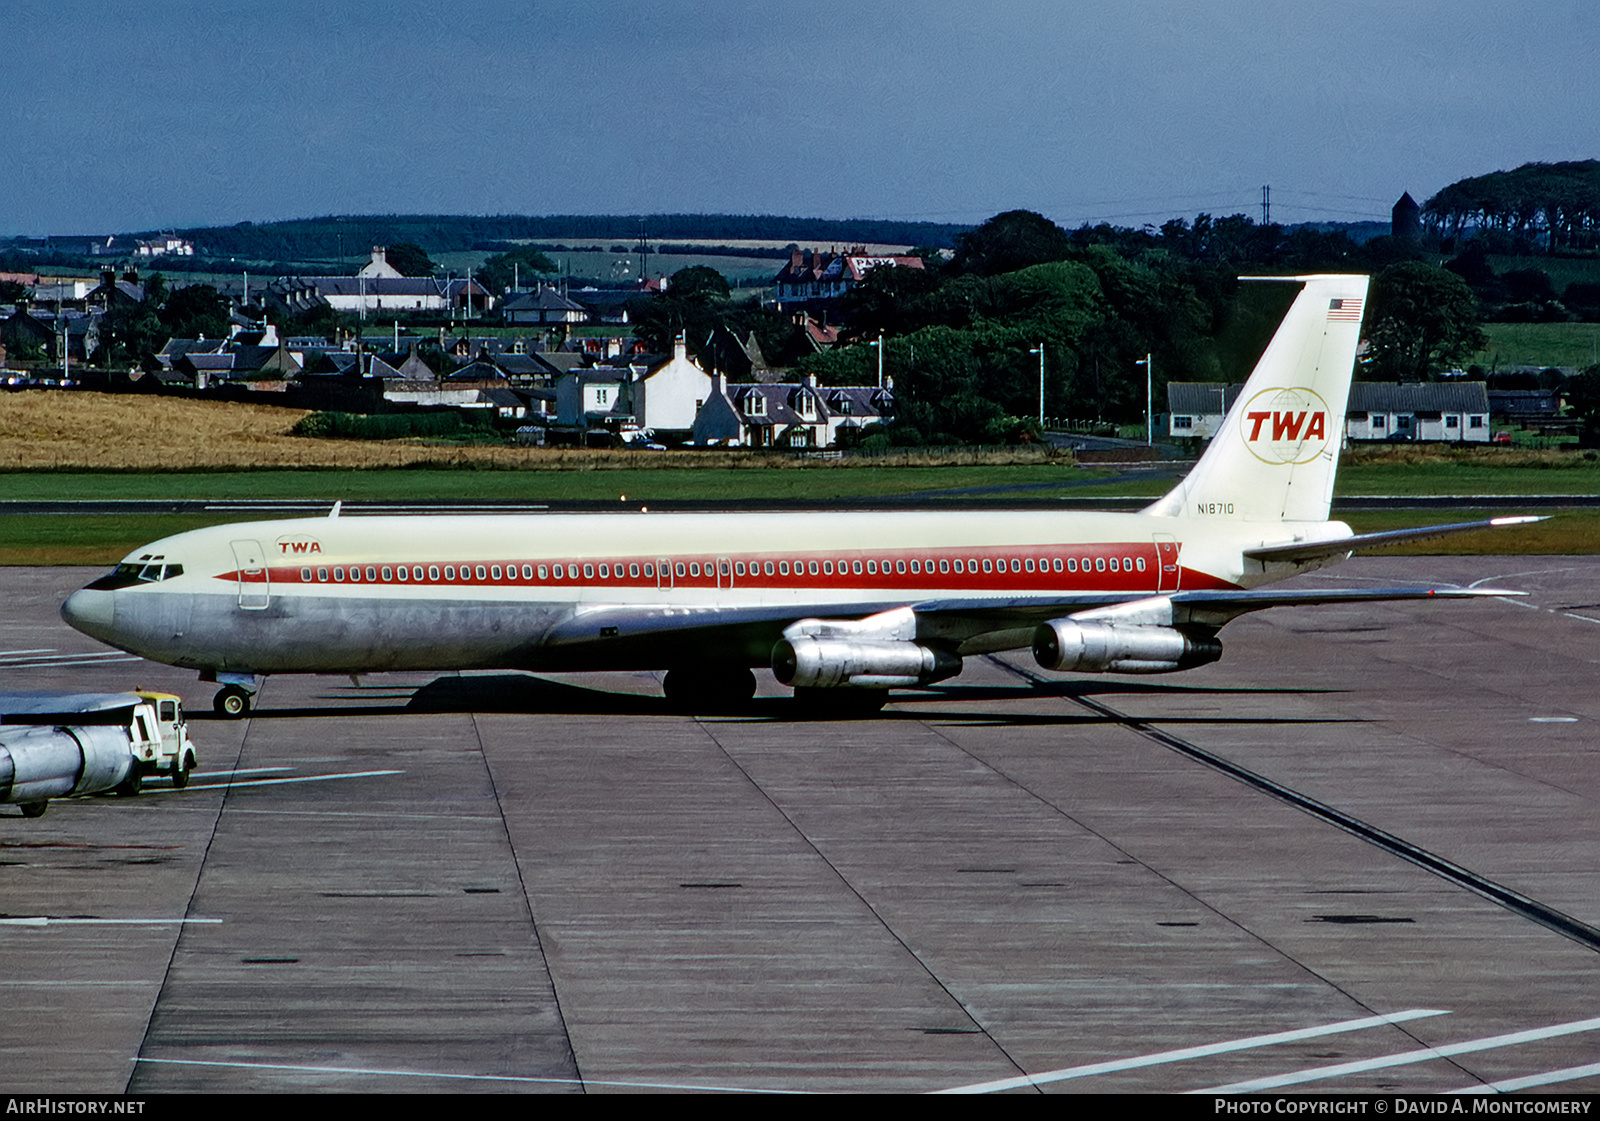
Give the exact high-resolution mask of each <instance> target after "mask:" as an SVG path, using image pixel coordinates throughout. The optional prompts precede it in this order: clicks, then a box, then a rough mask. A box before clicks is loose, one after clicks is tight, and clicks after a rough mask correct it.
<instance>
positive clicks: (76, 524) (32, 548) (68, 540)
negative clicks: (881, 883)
mask: <svg viewBox="0 0 1600 1121" xmlns="http://www.w3.org/2000/svg"><path fill="white" fill-rule="evenodd" d="M1506 512H1507V513H1511V512H1514V511H1506ZM250 516H251V515H247V514H240V513H237V512H234V513H216V514H205V515H187V514H183V515H179V514H161V515H155V516H143V515H141V516H134V515H60V516H57V515H45V516H0V566H3V565H14V564H15V565H35V564H82V565H106V566H108V567H109V566H110V565H112V564H115V563H116V562H117V561H119V560H121V559H122V558H123V557H124V556H126V555H127V554H128V553H130V552H132V551H133V550H134V549H136V548H138V547H139V546H141V545H146V544H148V543H150V542H151V541H155V540H157V539H159V538H162V537H167V536H170V535H172V534H175V533H184V532H187V531H188V530H191V529H199V528H200V527H202V526H208V525H224V524H227V523H229V522H238V521H244V520H248V519H249V518H250ZM1482 516H1483V515H1482V514H1481V513H1479V512H1471V513H1459V514H1454V513H1449V512H1438V511H1429V512H1426V513H1421V512H1418V511H1410V510H1395V511H1387V510H1385V511H1376V512H1366V511H1361V512H1356V513H1351V514H1346V515H1342V517H1343V519H1344V520H1345V521H1346V522H1348V523H1349V525H1350V526H1351V528H1352V529H1354V530H1355V531H1356V532H1357V533H1373V532H1377V531H1380V530H1386V529H1403V528H1407V527H1409V526H1418V525H1438V524H1442V523H1446V522H1459V521H1476V520H1479V519H1481V518H1482ZM1383 551H1384V552H1386V553H1390V554H1393V555H1400V556H1472V555H1507V556H1519V555H1524V554H1528V555H1532V554H1558V555H1579V554H1591V553H1600V511H1595V510H1573V511H1562V512H1559V513H1557V514H1555V515H1554V516H1553V517H1551V518H1550V519H1549V520H1548V521H1544V522H1540V523H1538V524H1536V525H1527V526H1513V527H1509V528H1506V529H1500V530H1485V531H1483V532H1480V533H1465V534H1459V535H1457V536H1454V537H1446V538H1441V539H1440V540H1438V541H1427V542H1421V543H1418V544H1414V545H1404V546H1398V547H1395V548H1392V549H1386V550H1383Z"/></svg>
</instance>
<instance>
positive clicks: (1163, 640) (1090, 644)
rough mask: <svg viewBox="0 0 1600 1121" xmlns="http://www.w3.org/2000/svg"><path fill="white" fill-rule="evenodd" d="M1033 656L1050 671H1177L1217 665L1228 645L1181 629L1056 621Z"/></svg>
mask: <svg viewBox="0 0 1600 1121" xmlns="http://www.w3.org/2000/svg"><path fill="white" fill-rule="evenodd" d="M1033 657H1034V660H1035V661H1037V662H1038V663H1039V664H1040V665H1041V666H1043V667H1044V668H1045V669H1050V670H1077V671H1079V672H1082V673H1172V672H1174V671H1176V670H1183V669H1192V668H1194V667H1195V666H1203V665H1206V664H1207V663H1208V662H1214V661H1216V660H1217V659H1218V658H1220V657H1222V643H1220V642H1218V641H1217V640H1216V638H1214V637H1212V636H1209V635H1196V634H1191V633H1190V632H1188V631H1183V630H1179V629H1178V628H1177V627H1159V626H1141V625H1138V624H1126V623H1100V622H1092V621H1083V622H1080V621H1078V620H1075V619H1052V620H1050V621H1049V622H1048V623H1044V624H1042V625H1041V626H1040V627H1039V629H1038V630H1036V631H1034V632H1033Z"/></svg>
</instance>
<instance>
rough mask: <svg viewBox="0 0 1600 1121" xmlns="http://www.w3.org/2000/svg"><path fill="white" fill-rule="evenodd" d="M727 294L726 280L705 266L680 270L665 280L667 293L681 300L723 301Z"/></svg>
mask: <svg viewBox="0 0 1600 1121" xmlns="http://www.w3.org/2000/svg"><path fill="white" fill-rule="evenodd" d="M728 292H729V288H728V281H727V278H726V277H724V276H723V275H722V274H721V273H720V272H718V271H717V270H716V269H713V268H710V267H708V266H706V265H689V266H688V267H687V268H681V269H679V270H678V271H677V272H675V273H673V274H672V276H671V277H669V278H668V280H667V293H668V294H669V295H671V296H673V297H674V298H676V299H681V300H700V299H704V300H725V299H727V298H728Z"/></svg>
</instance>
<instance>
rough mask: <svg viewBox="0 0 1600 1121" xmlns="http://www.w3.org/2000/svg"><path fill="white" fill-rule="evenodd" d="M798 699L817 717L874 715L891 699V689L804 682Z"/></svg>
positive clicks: (800, 705)
mask: <svg viewBox="0 0 1600 1121" xmlns="http://www.w3.org/2000/svg"><path fill="white" fill-rule="evenodd" d="M794 703H795V705H796V706H797V707H798V708H799V709H800V711H801V713H803V714H804V715H805V716H806V717H808V718H810V719H813V720H818V719H820V720H830V719H847V718H849V717H853V716H871V715H872V714H873V713H875V712H878V711H880V710H881V709H882V708H883V706H884V705H886V704H888V703H889V690H887V689H817V688H814V687H811V686H805V685H802V686H801V687H800V688H798V689H796V690H795V691H794Z"/></svg>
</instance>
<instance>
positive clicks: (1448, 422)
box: [1444, 414, 1461, 428]
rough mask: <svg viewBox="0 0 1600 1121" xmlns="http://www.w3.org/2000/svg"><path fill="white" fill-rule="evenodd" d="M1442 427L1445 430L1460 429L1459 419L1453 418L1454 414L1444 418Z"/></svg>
mask: <svg viewBox="0 0 1600 1121" xmlns="http://www.w3.org/2000/svg"><path fill="white" fill-rule="evenodd" d="M1444 426H1445V427H1446V428H1460V427H1461V418H1460V417H1458V416H1455V415H1454V414H1452V415H1450V416H1447V417H1445V418H1444Z"/></svg>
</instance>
